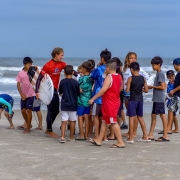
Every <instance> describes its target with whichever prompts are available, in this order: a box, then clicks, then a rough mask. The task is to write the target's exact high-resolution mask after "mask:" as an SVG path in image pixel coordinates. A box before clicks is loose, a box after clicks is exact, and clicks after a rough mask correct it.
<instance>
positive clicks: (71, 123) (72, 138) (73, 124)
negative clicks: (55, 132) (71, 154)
mask: <svg viewBox="0 0 180 180" xmlns="http://www.w3.org/2000/svg"><path fill="white" fill-rule="evenodd" d="M75 124H76V121H70V140H74V132H75Z"/></svg>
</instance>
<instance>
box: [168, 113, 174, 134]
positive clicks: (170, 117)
mask: <svg viewBox="0 0 180 180" xmlns="http://www.w3.org/2000/svg"><path fill="white" fill-rule="evenodd" d="M173 116H174V114H173V112H172V111H170V110H168V123H167V131H168V132H172V124H173Z"/></svg>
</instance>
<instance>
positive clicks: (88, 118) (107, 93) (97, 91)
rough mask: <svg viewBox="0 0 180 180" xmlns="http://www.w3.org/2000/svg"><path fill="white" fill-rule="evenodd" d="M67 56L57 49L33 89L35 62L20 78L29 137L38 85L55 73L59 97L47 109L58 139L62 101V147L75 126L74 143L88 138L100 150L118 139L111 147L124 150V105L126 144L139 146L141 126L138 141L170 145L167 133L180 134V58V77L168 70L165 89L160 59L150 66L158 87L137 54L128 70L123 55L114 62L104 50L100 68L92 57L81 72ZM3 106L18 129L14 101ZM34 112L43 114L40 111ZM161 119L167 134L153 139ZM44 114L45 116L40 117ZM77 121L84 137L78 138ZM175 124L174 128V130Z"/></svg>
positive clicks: (179, 67)
mask: <svg viewBox="0 0 180 180" xmlns="http://www.w3.org/2000/svg"><path fill="white" fill-rule="evenodd" d="M63 56H64V51H63V49H62V48H55V49H54V50H53V51H52V59H51V60H50V61H49V62H47V63H46V64H45V65H44V67H43V68H42V70H41V73H40V75H39V77H38V79H37V82H36V86H35V87H34V88H33V86H32V84H31V83H30V81H29V77H28V71H29V68H30V67H31V66H32V63H33V61H32V59H31V58H29V57H25V58H24V60H23V64H24V68H23V69H22V70H21V71H20V72H19V73H18V75H17V78H16V80H17V88H18V91H19V94H20V96H21V112H22V116H23V118H24V120H25V124H26V126H23V127H24V133H29V132H30V129H31V120H32V110H35V109H34V108H33V102H34V100H35V99H36V98H37V99H38V98H39V95H38V88H39V84H40V81H41V80H42V78H43V76H44V75H45V74H46V73H48V74H49V75H50V77H51V79H52V81H53V84H54V96H53V99H52V101H51V103H50V104H49V105H48V107H47V108H48V109H47V111H48V112H47V117H46V121H47V129H46V132H45V133H46V134H48V135H49V136H51V137H58V135H56V134H55V133H54V132H53V130H52V124H53V122H54V120H55V118H56V116H57V114H58V113H59V97H60V99H61V101H60V109H61V116H62V123H61V127H60V129H61V137H60V142H61V143H65V141H66V139H65V131H66V126H67V124H68V125H69V127H70V141H75V140H81V141H84V140H88V141H90V142H91V143H92V144H94V145H96V146H101V144H102V141H106V140H115V139H117V143H116V144H113V145H112V146H111V148H124V142H123V140H122V137H121V130H120V129H127V128H128V126H127V123H126V120H125V113H124V106H123V104H124V105H125V107H126V110H127V114H126V115H127V116H128V117H129V131H128V133H126V134H124V135H123V136H125V137H127V140H126V142H127V143H134V140H133V138H134V137H136V135H137V127H138V122H139V123H140V125H141V128H142V132H143V137H142V138H140V139H139V140H138V141H139V142H150V141H152V140H155V141H158V142H162V141H163V142H168V141H170V140H169V139H168V134H172V133H178V132H179V126H178V120H177V118H176V111H177V110H178V107H179V97H180V58H177V59H175V60H174V61H173V65H174V69H175V70H176V71H177V72H178V73H177V74H176V76H175V73H174V71H173V70H169V71H167V72H166V76H167V79H168V80H169V82H168V84H167V85H166V82H165V79H166V78H165V75H164V73H163V72H162V70H161V66H162V64H163V60H162V58H161V57H159V56H156V57H154V58H153V59H152V60H151V65H152V69H153V70H154V71H156V77H155V79H154V84H153V85H148V84H147V81H148V79H149V74H148V73H146V72H145V71H143V69H142V68H141V67H140V65H139V63H138V62H137V54H136V53H134V52H129V53H128V54H127V56H126V59H125V62H124V66H123V63H122V62H121V61H120V59H119V58H118V57H114V58H112V57H111V56H112V55H111V52H110V51H109V50H108V49H105V50H103V51H102V52H101V53H100V63H99V64H98V65H97V67H95V61H94V60H92V59H89V60H87V61H85V62H83V63H82V65H80V66H79V67H78V71H77V72H76V71H75V70H74V69H73V66H72V65H66V63H64V62H63V61H62V59H63ZM62 69H64V75H65V78H64V79H62V80H61V81H60V73H61V71H62ZM59 82H60V83H59ZM149 89H153V98H152V101H153V107H152V113H151V127H150V131H149V133H147V131H146V124H145V121H144V119H143V93H148V90H149ZM166 89H167V96H166V93H165V92H166ZM0 100H1V95H0ZM166 100H167V101H168V102H167V106H168V121H167V119H166V115H165V101H166ZM6 102H7V101H6ZM0 104H2V105H3V106H1V107H0V108H1V109H3V108H5V107H8V108H6V111H7V109H9V114H6V116H7V118H8V120H9V122H10V127H12V128H14V125H13V124H12V114H13V113H12V106H13V103H11V104H10V105H11V107H10V106H9V104H8V105H7V104H5V103H2V102H1V101H0ZM4 106H5V107H4ZM35 111H37V112H39V113H40V107H39V108H37V109H36V110H35ZM0 112H2V110H1V111H0ZM157 115H160V118H161V119H162V124H163V131H161V132H159V134H163V135H162V136H161V137H159V138H158V139H154V136H153V133H154V129H155V125H156V116H157ZM40 116H42V114H41V113H40ZM77 117H78V126H79V136H78V137H76V138H74V134H75V126H76V120H77ZM39 119H41V120H40V121H39V124H40V126H39V128H40V129H42V118H39ZM122 121H123V123H122ZM173 122H174V125H175V129H174V130H172V124H173ZM108 125H110V126H108ZM93 132H94V135H93ZM92 136H93V137H92Z"/></svg>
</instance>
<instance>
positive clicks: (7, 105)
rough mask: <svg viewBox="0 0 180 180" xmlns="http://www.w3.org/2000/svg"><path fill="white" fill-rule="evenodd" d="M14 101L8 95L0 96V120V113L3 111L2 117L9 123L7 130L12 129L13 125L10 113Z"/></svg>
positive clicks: (11, 113) (11, 112) (12, 113)
mask: <svg viewBox="0 0 180 180" xmlns="http://www.w3.org/2000/svg"><path fill="white" fill-rule="evenodd" d="M13 103H14V99H13V98H12V97H11V96H10V95H8V94H0V118H1V113H2V112H3V110H5V112H4V115H5V116H6V118H7V120H8V121H9V124H10V126H9V127H8V128H7V129H14V124H13V122H12V117H13V115H14V112H13V111H12V108H13Z"/></svg>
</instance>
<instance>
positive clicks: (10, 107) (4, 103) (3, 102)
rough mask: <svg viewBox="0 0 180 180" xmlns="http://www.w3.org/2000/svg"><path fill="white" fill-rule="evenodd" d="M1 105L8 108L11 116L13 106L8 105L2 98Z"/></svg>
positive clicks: (0, 99)
mask: <svg viewBox="0 0 180 180" xmlns="http://www.w3.org/2000/svg"><path fill="white" fill-rule="evenodd" d="M0 104H3V105H5V106H7V107H8V110H9V114H12V106H11V104H10V103H8V102H7V101H6V100H5V99H3V98H0Z"/></svg>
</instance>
